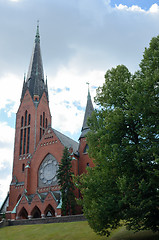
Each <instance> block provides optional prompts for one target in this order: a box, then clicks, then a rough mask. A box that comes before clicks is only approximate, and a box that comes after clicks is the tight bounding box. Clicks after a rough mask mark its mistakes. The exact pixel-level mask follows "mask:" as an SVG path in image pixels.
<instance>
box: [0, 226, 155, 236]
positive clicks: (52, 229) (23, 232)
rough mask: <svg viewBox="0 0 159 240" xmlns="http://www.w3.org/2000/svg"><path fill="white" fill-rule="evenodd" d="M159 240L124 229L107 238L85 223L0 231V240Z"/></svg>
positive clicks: (19, 227) (3, 229) (9, 228)
mask: <svg viewBox="0 0 159 240" xmlns="http://www.w3.org/2000/svg"><path fill="white" fill-rule="evenodd" d="M98 239H99V240H104V239H108V240H159V234H158V235H154V234H152V233H151V232H141V233H137V234H134V233H132V232H129V231H126V230H125V228H124V227H122V228H119V229H117V230H116V231H115V232H113V234H112V235H111V236H110V237H109V238H106V237H100V236H98V235H96V234H95V233H94V232H93V231H92V229H91V228H90V227H89V226H88V223H87V222H74V223H54V224H43V225H42V224H41V225H27V226H14V227H5V228H1V229H0V240H98Z"/></svg>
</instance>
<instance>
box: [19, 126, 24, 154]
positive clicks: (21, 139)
mask: <svg viewBox="0 0 159 240" xmlns="http://www.w3.org/2000/svg"><path fill="white" fill-rule="evenodd" d="M22 145H23V129H21V130H20V152H19V154H20V155H22Z"/></svg>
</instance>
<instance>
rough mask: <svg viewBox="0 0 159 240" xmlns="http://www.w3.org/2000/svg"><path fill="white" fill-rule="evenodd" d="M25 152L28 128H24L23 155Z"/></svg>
mask: <svg viewBox="0 0 159 240" xmlns="http://www.w3.org/2000/svg"><path fill="white" fill-rule="evenodd" d="M25 150H26V128H24V142H23V154H25Z"/></svg>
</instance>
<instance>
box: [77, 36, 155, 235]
mask: <svg viewBox="0 0 159 240" xmlns="http://www.w3.org/2000/svg"><path fill="white" fill-rule="evenodd" d="M95 101H96V104H97V105H99V109H98V110H96V111H95V112H94V114H93V115H92V117H91V118H90V119H89V126H90V129H91V131H90V132H89V133H88V136H87V141H88V145H89V154H90V157H91V158H93V159H94V161H95V165H96V166H95V168H94V169H89V171H88V174H85V175H83V176H82V177H81V179H80V181H81V186H80V188H81V192H82V194H83V208H84V213H85V215H86V217H87V219H88V221H89V224H90V226H91V227H92V228H93V229H94V230H95V231H96V232H97V233H99V234H103V235H105V234H107V235H109V233H110V231H111V229H114V228H116V227H117V226H118V224H119V223H120V220H124V221H125V224H126V225H127V227H128V228H130V229H133V230H135V231H138V230H143V229H151V230H152V231H154V232H156V231H158V230H159V147H158V146H159V37H157V38H153V39H152V40H151V42H150V46H149V48H146V49H145V52H144V56H143V60H142V61H141V63H140V70H139V71H138V72H136V73H135V74H134V75H132V74H131V73H130V72H129V71H128V69H127V68H126V67H125V66H123V65H120V66H117V67H116V68H112V69H111V70H108V71H107V72H106V75H105V83H104V85H103V86H102V87H100V88H98V90H97V96H96V98H95Z"/></svg>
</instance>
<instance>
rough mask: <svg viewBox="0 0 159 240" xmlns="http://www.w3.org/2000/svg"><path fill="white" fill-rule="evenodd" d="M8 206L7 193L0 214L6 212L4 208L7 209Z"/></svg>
mask: <svg viewBox="0 0 159 240" xmlns="http://www.w3.org/2000/svg"><path fill="white" fill-rule="evenodd" d="M8 204H9V192H8V193H7V196H6V198H5V200H4V202H3V204H2V206H1V208H0V214H2V213H5V212H6V208H7V207H8Z"/></svg>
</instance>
